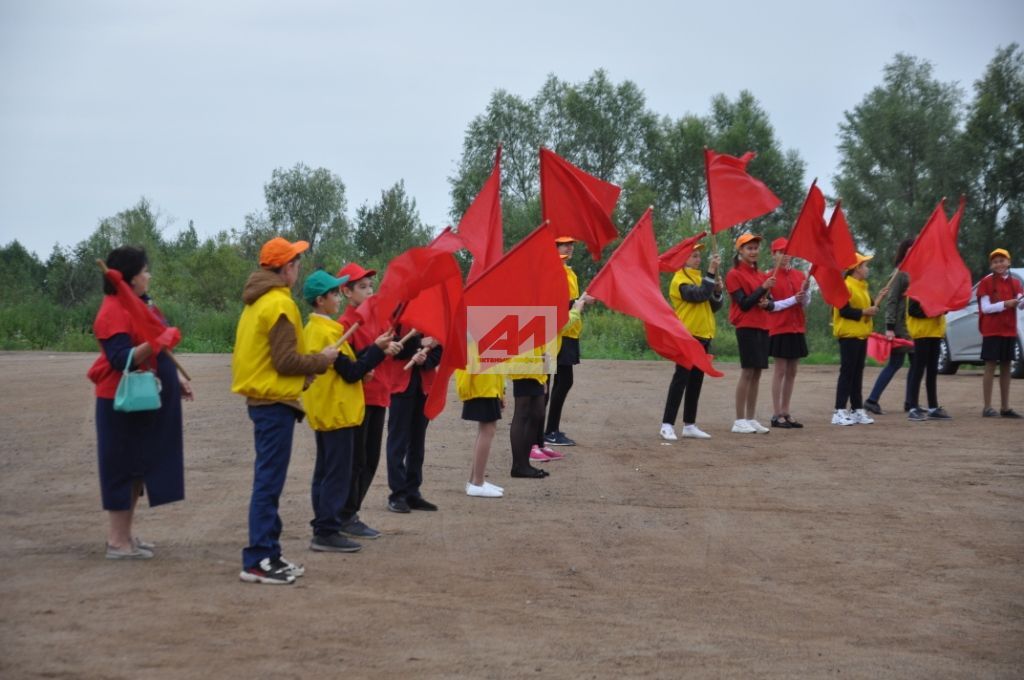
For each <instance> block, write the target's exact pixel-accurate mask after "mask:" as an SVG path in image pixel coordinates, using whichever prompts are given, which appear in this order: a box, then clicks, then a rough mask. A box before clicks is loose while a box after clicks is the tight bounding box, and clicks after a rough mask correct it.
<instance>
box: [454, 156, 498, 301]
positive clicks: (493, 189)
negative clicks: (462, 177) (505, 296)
mask: <svg viewBox="0 0 1024 680" xmlns="http://www.w3.org/2000/svg"><path fill="white" fill-rule="evenodd" d="M459 238H460V239H461V240H462V242H463V243H465V244H466V249H467V250H469V252H470V253H471V254H472V255H473V265H472V266H471V267H470V268H469V275H468V276H467V277H466V284H467V285H468V284H470V283H472V282H473V281H475V280H476V279H477V277H479V276H480V275H481V274H483V273H484V270H486V269H487V268H488V267H490V266H491V265H492V264H494V263H495V262H497V261H498V260H499V259H501V239H502V229H501V145H500V144H499V145H498V151H497V153H496V154H495V155H494V169H493V170H492V171H491V176H490V177H488V178H487V181H486V182H484V186H483V188H482V189H481V190H480V193H479V194H477V195H476V198H474V199H473V202H472V203H471V204H470V205H469V208H467V209H466V213H465V214H464V215H463V216H462V219H461V220H459Z"/></svg>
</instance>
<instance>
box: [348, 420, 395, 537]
mask: <svg viewBox="0 0 1024 680" xmlns="http://www.w3.org/2000/svg"><path fill="white" fill-rule="evenodd" d="M386 412H387V409H386V408H384V407H383V406H370V405H367V406H366V415H365V416H363V424H362V425H360V426H359V427H357V428H356V431H355V446H354V447H353V451H352V485H351V487H350V488H349V492H348V502H346V503H345V510H344V511H343V513H342V517H343V519H344V520H345V521H348V520H350V519H352V518H353V517H355V516H356V515H357V514H358V513H359V509H360V508H362V507H363V499H364V498H366V492H367V491H369V489H370V484H372V483H373V477H374V475H376V474H377V466H378V465H379V464H380V446H381V443H382V442H383V441H384V414H385V413H386Z"/></svg>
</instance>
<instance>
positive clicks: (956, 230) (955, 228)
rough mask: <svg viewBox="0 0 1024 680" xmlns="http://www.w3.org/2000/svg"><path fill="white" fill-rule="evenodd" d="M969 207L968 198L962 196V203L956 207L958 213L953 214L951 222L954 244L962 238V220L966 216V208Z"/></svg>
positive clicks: (950, 227) (950, 228)
mask: <svg viewBox="0 0 1024 680" xmlns="http://www.w3.org/2000/svg"><path fill="white" fill-rule="evenodd" d="M965 205H967V197H966V196H964V195H963V194H960V203H959V204H958V205H957V207H956V212H955V213H953V217H951V218H950V220H949V231H950V233H952V234H953V242H954V243H955V242H956V240H957V239H958V238H959V237H960V219H961V218H962V217H963V216H964V206H965Z"/></svg>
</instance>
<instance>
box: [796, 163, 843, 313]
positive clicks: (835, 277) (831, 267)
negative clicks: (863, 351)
mask: <svg viewBox="0 0 1024 680" xmlns="http://www.w3.org/2000/svg"><path fill="white" fill-rule="evenodd" d="M844 234H845V235H844ZM836 238H838V240H839V241H840V242H843V241H844V239H846V240H850V233H849V229H848V228H847V227H846V220H845V219H843V214H842V210H841V209H840V206H839V205H836V209H835V210H834V211H833V212H832V220H831V226H829V227H826V226H825V196H824V195H823V194H822V193H821V189H819V188H818V186H817V180H815V181H814V182H811V188H810V189H809V190H808V192H807V198H806V199H804V205H803V207H802V208H801V209H800V214H799V215H798V216H797V218H796V222H795V223H794V224H793V229H792V230H791V231H790V233H789V239H788V241H789V242H788V243H787V244H786V251H785V252H786V253H787V254H788V255H792V256H793V257H799V258H803V259H804V260H807V261H808V262H810V263H811V265H812V266H811V276H813V277H814V280H815V281H817V282H818V287H819V288H820V289H821V297H822V298H824V300H825V302H827V303H828V304H830V305H832V306H833V307H844V306H845V305H846V303H847V302H849V301H850V291H849V290H848V289H847V288H846V283H845V282H844V281H843V271H844V268H843V267H842V266H840V265H839V263H838V262H837V261H836V257H837V253H836V244H835V242H834V239H836ZM850 243H851V244H852V240H850ZM841 247H842V248H843V249H844V253H843V254H841V255H839V257H842V258H843V259H844V261H845V259H846V257H847V255H846V254H845V248H846V246H845V245H844V246H841Z"/></svg>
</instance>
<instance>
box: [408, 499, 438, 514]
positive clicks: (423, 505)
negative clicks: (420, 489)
mask: <svg viewBox="0 0 1024 680" xmlns="http://www.w3.org/2000/svg"><path fill="white" fill-rule="evenodd" d="M405 502H406V505H408V506H409V507H410V508H412V509H413V510H426V511H427V512H434V511H436V510H437V506H436V505H434V504H433V503H431V502H430V501H428V500H427V499H426V498H423V497H422V496H409V497H408V498H406V499H405Z"/></svg>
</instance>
